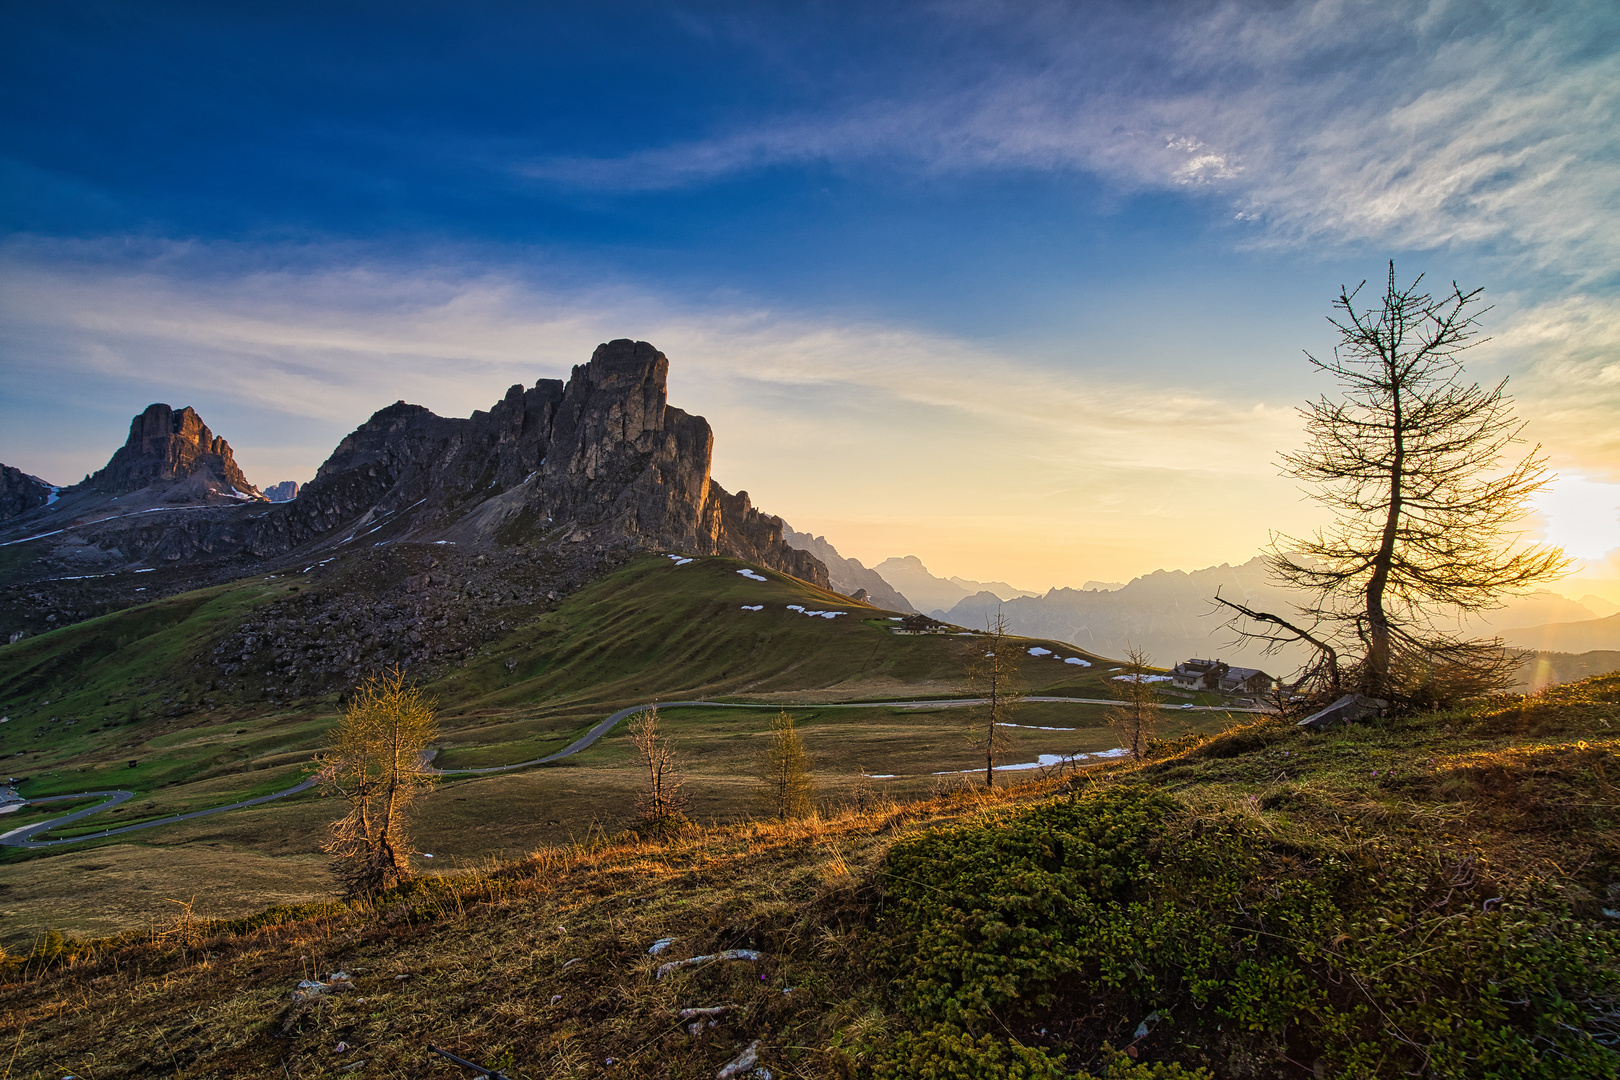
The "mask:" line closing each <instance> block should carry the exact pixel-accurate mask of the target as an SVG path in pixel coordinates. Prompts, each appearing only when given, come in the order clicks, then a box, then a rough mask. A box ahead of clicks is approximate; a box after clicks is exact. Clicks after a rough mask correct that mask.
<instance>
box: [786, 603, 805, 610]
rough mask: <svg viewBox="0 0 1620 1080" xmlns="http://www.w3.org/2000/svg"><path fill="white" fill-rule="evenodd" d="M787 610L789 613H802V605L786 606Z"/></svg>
mask: <svg viewBox="0 0 1620 1080" xmlns="http://www.w3.org/2000/svg"><path fill="white" fill-rule="evenodd" d="M787 609H788V610H789V611H798V612H803V611H804V605H803V604H789V605H788V606H787Z"/></svg>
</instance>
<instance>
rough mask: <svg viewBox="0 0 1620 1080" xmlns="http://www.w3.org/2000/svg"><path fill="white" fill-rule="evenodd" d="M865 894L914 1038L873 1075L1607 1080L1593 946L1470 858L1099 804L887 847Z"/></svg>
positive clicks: (1111, 792) (1612, 1000)
mask: <svg viewBox="0 0 1620 1080" xmlns="http://www.w3.org/2000/svg"><path fill="white" fill-rule="evenodd" d="M884 881H885V888H886V889H887V893H888V895H887V897H886V899H885V901H884V908H883V911H882V913H881V915H880V917H879V920H878V925H877V927H876V931H875V933H874V935H873V940H872V942H871V946H872V947H871V949H870V952H869V955H870V956H871V958H872V962H873V963H874V965H875V968H876V971H877V973H878V974H879V975H880V976H881V977H883V978H884V979H885V980H886V984H887V990H888V993H889V994H890V995H891V999H892V1003H893V1005H894V1007H895V1008H896V1009H897V1010H898V1011H899V1012H900V1013H901V1014H902V1015H903V1016H904V1017H906V1018H907V1019H908V1020H909V1021H910V1022H911V1023H912V1024H913V1025H914V1030H912V1031H910V1032H906V1033H902V1034H900V1035H898V1036H896V1037H895V1038H894V1039H893V1040H892V1041H891V1042H890V1043H889V1044H888V1045H887V1046H886V1047H885V1048H883V1049H882V1050H881V1051H880V1052H879V1053H878V1054H876V1055H875V1056H874V1059H873V1061H874V1066H873V1067H874V1072H875V1073H876V1075H878V1076H880V1077H919V1078H922V1077H926V1078H930V1080H934V1078H938V1080H945V1078H951V1080H979V1078H992V1077H993V1078H996V1080H1001V1078H1007V1080H1014V1078H1017V1080H1025V1078H1028V1080H1035V1078H1044V1077H1057V1076H1063V1075H1069V1073H1068V1072H1067V1071H1066V1070H1072V1069H1074V1068H1076V1067H1079V1068H1088V1069H1092V1070H1094V1071H1096V1070H1104V1069H1106V1070H1114V1071H1113V1072H1107V1073H1104V1075H1118V1076H1140V1077H1149V1076H1163V1077H1170V1076H1177V1075H1184V1074H1181V1073H1175V1072H1141V1071H1138V1072H1135V1073H1131V1072H1124V1073H1121V1072H1119V1071H1118V1070H1119V1069H1120V1068H1124V1067H1126V1066H1128V1067H1129V1068H1132V1069H1138V1070H1140V1069H1153V1068H1159V1067H1160V1066H1159V1065H1149V1064H1147V1062H1148V1061H1150V1060H1151V1061H1154V1062H1160V1063H1179V1064H1180V1065H1184V1066H1187V1067H1189V1068H1195V1069H1196V1068H1205V1067H1207V1068H1214V1069H1215V1070H1216V1071H1217V1073H1218V1074H1219V1075H1221V1076H1234V1077H1236V1076H1298V1075H1300V1074H1301V1071H1302V1070H1303V1071H1306V1072H1307V1073H1308V1072H1310V1071H1318V1074H1319V1075H1320V1074H1324V1073H1325V1075H1331V1076H1335V1077H1346V1078H1360V1077H1367V1078H1371V1077H1394V1076H1407V1075H1412V1076H1425V1077H1437V1078H1458V1080H1462V1078H1477V1077H1495V1078H1502V1080H1506V1078H1536V1080H1555V1078H1557V1080H1576V1078H1588V1077H1589V1078H1593V1080H1596V1078H1599V1077H1613V1076H1615V1075H1616V1072H1617V1070H1620V1054H1617V1053H1616V1052H1615V1051H1614V1049H1613V1048H1612V1047H1613V1046H1614V1044H1615V1036H1616V1034H1617V1032H1616V1030H1615V1028H1614V1019H1613V1018H1614V1017H1615V1016H1617V1015H1620V965H1617V960H1620V955H1617V950H1616V948H1615V944H1614V942H1613V939H1612V936H1611V933H1610V932H1609V931H1607V930H1604V929H1600V928H1598V927H1595V926H1593V925H1591V924H1589V923H1584V922H1581V921H1579V920H1576V919H1574V918H1572V917H1570V915H1569V914H1568V911H1567V909H1566V908H1564V907H1563V906H1562V905H1561V901H1560V899H1559V897H1558V896H1557V895H1556V894H1555V893H1553V892H1552V891H1551V890H1550V889H1546V888H1544V887H1538V886H1537V885H1536V884H1535V883H1522V884H1519V885H1510V884H1507V883H1503V882H1497V881H1493V880H1492V879H1491V878H1490V875H1489V874H1488V873H1487V872H1486V870H1485V869H1484V868H1483V867H1482V866H1481V865H1480V864H1479V863H1478V862H1477V861H1476V860H1471V859H1462V860H1457V859H1455V858H1453V859H1451V860H1450V861H1447V860H1446V859H1443V858H1441V857H1440V856H1438V855H1437V854H1435V853H1432V852H1425V851H1423V850H1420V849H1418V848H1416V847H1413V846H1411V845H1398V844H1396V843H1395V842H1393V841H1389V840H1382V839H1363V840H1361V841H1359V842H1357V843H1352V844H1348V845H1347V844H1345V843H1342V842H1340V843H1338V844H1337V845H1336V846H1333V847H1329V846H1328V845H1327V843H1326V842H1325V841H1324V844H1323V847H1322V848H1321V849H1320V850H1302V849H1300V848H1298V847H1291V846H1288V845H1284V844H1280V843H1278V842H1277V841H1276V840H1274V839H1273V838H1272V837H1271V836H1270V835H1269V834H1268V833H1267V832H1265V831H1264V830H1263V828H1262V827H1261V826H1260V825H1259V824H1257V823H1256V821H1255V820H1254V817H1253V816H1252V815H1245V814H1241V813H1232V814H1227V815H1221V814H1213V815H1202V816H1198V815H1193V814H1191V813H1190V812H1188V811H1186V810H1184V809H1182V808H1181V807H1180V806H1179V805H1178V804H1177V803H1175V802H1174V801H1173V800H1172V799H1171V798H1169V797H1168V796H1166V795H1164V794H1162V793H1160V792H1156V791H1151V790H1148V789H1146V788H1143V787H1137V786H1124V785H1120V786H1115V787H1112V788H1107V789H1103V790H1100V791H1096V792H1093V793H1090V794H1084V795H1076V796H1073V797H1068V798H1063V799H1059V800H1056V801H1052V802H1048V803H1044V804H1040V805H1038V806H1035V807H1032V808H1030V809H1027V810H1025V811H1023V812H1020V813H1019V814H1017V815H1015V816H1013V817H1011V818H1009V819H1005V820H1000V821H995V820H986V821H982V822H978V823H973V824H968V825H961V826H957V827H954V828H949V829H942V830H937V831H934V832H930V833H926V834H923V835H920V836H917V837H913V838H908V839H906V840H903V841H901V842H899V843H897V844H896V845H895V846H894V848H893V849H892V851H891V852H890V855H889V858H888V862H887V866H886V871H885V877H884ZM1605 1025H1608V1026H1607V1027H1605ZM1110 1045H1112V1046H1122V1045H1123V1046H1126V1047H1127V1048H1128V1049H1129V1050H1130V1051H1131V1052H1132V1054H1133V1056H1137V1057H1139V1058H1140V1059H1141V1062H1142V1063H1141V1064H1140V1065H1138V1064H1137V1063H1135V1062H1129V1061H1128V1060H1127V1059H1122V1058H1120V1057H1118V1056H1117V1054H1116V1053H1115V1051H1113V1050H1112V1049H1108V1047H1109V1046H1110ZM1121 1062H1125V1065H1121V1064H1120V1063H1121ZM1185 1075H1192V1074H1185Z"/></svg>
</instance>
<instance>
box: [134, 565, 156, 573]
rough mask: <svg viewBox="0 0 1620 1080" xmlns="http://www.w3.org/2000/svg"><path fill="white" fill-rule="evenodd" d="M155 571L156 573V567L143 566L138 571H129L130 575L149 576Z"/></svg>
mask: <svg viewBox="0 0 1620 1080" xmlns="http://www.w3.org/2000/svg"><path fill="white" fill-rule="evenodd" d="M156 571H157V567H155V566H143V567H141V569H139V570H131V571H130V573H132V574H151V573H155V572H156Z"/></svg>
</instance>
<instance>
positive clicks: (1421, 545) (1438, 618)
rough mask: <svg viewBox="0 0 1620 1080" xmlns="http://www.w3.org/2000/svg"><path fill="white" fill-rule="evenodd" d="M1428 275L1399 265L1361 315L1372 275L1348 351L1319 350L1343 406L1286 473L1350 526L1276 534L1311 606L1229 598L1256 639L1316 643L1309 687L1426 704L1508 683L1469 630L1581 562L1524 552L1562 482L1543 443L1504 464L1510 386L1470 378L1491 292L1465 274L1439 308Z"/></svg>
mask: <svg viewBox="0 0 1620 1080" xmlns="http://www.w3.org/2000/svg"><path fill="white" fill-rule="evenodd" d="M1422 280H1423V279H1422V277H1421V276H1419V277H1418V279H1417V280H1416V281H1413V282H1412V284H1410V285H1408V286H1405V287H1402V286H1400V285H1398V284H1397V282H1396V278H1395V264H1394V263H1393V262H1392V263H1390V264H1389V277H1388V282H1387V285H1386V286H1385V291H1384V295H1383V296H1382V298H1381V299H1380V301H1379V303H1378V306H1377V307H1376V308H1367V309H1362V308H1358V307H1357V306H1356V296H1357V294H1359V293H1360V291H1361V289H1362V287H1363V286H1365V284H1366V282H1362V284H1361V285H1358V286H1357V287H1356V288H1355V289H1340V290H1339V297H1338V299H1337V300H1335V301H1334V305H1333V306H1334V307H1335V308H1336V309H1337V310H1338V312H1339V315H1338V316H1336V317H1335V316H1329V319H1328V321H1329V322H1330V323H1332V324H1333V327H1334V329H1335V330H1336V331H1337V332H1338V337H1339V342H1338V344H1337V345H1336V346H1335V347H1334V350H1333V359H1332V360H1331V361H1323V360H1318V359H1317V358H1316V357H1314V356H1311V355H1310V354H1309V353H1307V354H1306V356H1307V358H1308V359H1309V360H1310V362H1311V363H1312V364H1313V365H1315V367H1317V368H1318V369H1319V370H1321V371H1324V372H1326V373H1328V374H1329V375H1332V376H1333V377H1334V378H1335V379H1337V380H1338V382H1339V384H1340V387H1341V389H1342V398H1341V399H1340V400H1331V399H1329V398H1326V397H1323V398H1320V399H1318V400H1317V401H1314V402H1312V403H1310V404H1309V405H1308V406H1307V407H1306V408H1305V409H1303V410H1301V412H1302V413H1303V415H1304V417H1305V426H1306V430H1307V432H1308V433H1309V435H1310V441H1309V442H1308V443H1307V444H1306V446H1305V447H1304V449H1302V450H1300V451H1298V452H1296V453H1291V454H1284V455H1283V463H1284V466H1285V470H1284V471H1285V473H1286V474H1287V475H1289V476H1292V477H1295V478H1296V479H1299V480H1303V481H1305V482H1306V483H1307V484H1308V485H1310V486H1309V488H1308V489H1307V494H1309V496H1310V497H1311V498H1312V499H1314V500H1315V501H1316V502H1319V503H1321V504H1322V505H1324V506H1326V507H1328V508H1329V509H1330V510H1332V511H1333V514H1334V521H1333V523H1332V524H1331V525H1329V526H1328V527H1326V528H1325V529H1323V530H1321V531H1319V532H1317V533H1316V534H1315V535H1314V536H1311V537H1308V538H1303V539H1297V538H1293V537H1288V536H1282V535H1274V536H1273V538H1272V543H1271V545H1270V548H1269V552H1268V560H1267V561H1268V562H1269V564H1270V567H1271V569H1272V571H1273V573H1274V574H1275V575H1276V576H1277V577H1278V578H1280V579H1281V580H1282V581H1283V582H1285V583H1287V584H1289V585H1292V586H1295V587H1297V588H1299V589H1302V590H1304V591H1305V593H1306V594H1307V596H1308V597H1309V600H1308V602H1307V603H1305V604H1302V605H1299V606H1298V608H1297V615H1296V616H1294V617H1289V618H1285V617H1283V616H1279V615H1277V614H1274V613H1268V612H1256V611H1253V610H1251V609H1249V608H1247V607H1245V606H1243V605H1241V604H1237V603H1234V602H1232V601H1227V600H1222V599H1220V598H1219V597H1217V600H1218V601H1219V602H1220V603H1221V604H1223V605H1225V606H1226V607H1227V608H1229V609H1231V610H1232V611H1234V613H1235V614H1234V623H1233V625H1234V626H1235V627H1236V628H1237V629H1238V630H1239V632H1240V633H1242V634H1243V636H1245V637H1247V638H1250V639H1258V640H1259V641H1261V642H1262V643H1263V644H1265V645H1266V646H1267V647H1268V648H1270V649H1272V650H1275V649H1276V648H1278V647H1280V646H1281V645H1283V644H1285V643H1287V642H1289V641H1300V642H1304V643H1306V644H1307V645H1309V646H1310V647H1311V648H1312V649H1313V651H1314V660H1313V661H1312V662H1311V664H1310V665H1308V667H1307V670H1306V672H1305V673H1304V676H1302V679H1301V680H1300V682H1297V683H1296V686H1298V685H1301V684H1304V685H1307V686H1312V687H1313V688H1314V689H1318V690H1329V691H1332V692H1335V693H1336V692H1338V691H1339V690H1340V689H1341V688H1342V687H1343V686H1344V685H1346V684H1348V685H1349V686H1350V687H1353V688H1354V689H1356V690H1358V691H1360V692H1362V693H1366V694H1369V695H1371V696H1374V697H1382V698H1388V699H1391V700H1403V701H1406V702H1407V703H1413V702H1416V701H1420V700H1426V699H1435V700H1437V699H1439V698H1444V697H1456V696H1466V695H1467V694H1469V693H1472V692H1477V691H1479V690H1483V689H1490V688H1492V687H1494V686H1497V685H1500V684H1501V683H1502V681H1503V680H1504V678H1505V677H1507V676H1508V675H1509V673H1510V672H1511V670H1512V668H1513V667H1514V666H1515V658H1514V657H1513V656H1511V655H1510V654H1509V653H1508V652H1507V651H1506V650H1504V649H1502V647H1501V642H1499V641H1495V640H1468V639H1466V638H1465V637H1463V636H1462V635H1461V633H1460V631H1459V630H1458V629H1457V627H1459V626H1460V625H1461V620H1462V619H1464V618H1465V617H1466V616H1468V615H1469V614H1472V613H1475V612H1479V611H1484V610H1488V609H1490V608H1493V607H1496V606H1498V605H1499V604H1500V598H1501V597H1502V596H1503V595H1504V594H1505V593H1509V592H1512V591H1513V590H1516V589H1520V588H1523V587H1526V586H1529V585H1532V584H1534V583H1536V582H1539V581H1544V580H1547V579H1549V578H1552V577H1556V576H1557V575H1558V574H1560V573H1561V572H1562V571H1563V570H1564V568H1565V567H1566V566H1567V563H1568V560H1566V559H1565V557H1564V554H1563V552H1562V551H1560V550H1558V549H1557V548H1552V547H1547V546H1543V545H1534V546H1520V545H1519V544H1518V543H1517V539H1518V533H1517V532H1516V531H1515V527H1516V526H1517V524H1518V523H1519V522H1520V521H1522V520H1523V518H1524V516H1525V514H1526V512H1527V510H1528V503H1529V500H1530V497H1531V496H1532V495H1534V494H1535V493H1536V492H1537V491H1539V490H1541V489H1542V488H1543V487H1544V486H1545V485H1546V484H1547V483H1548V482H1549V480H1550V479H1551V478H1550V476H1549V475H1548V473H1547V471H1546V459H1545V458H1543V457H1542V456H1541V454H1540V448H1539V447H1537V448H1535V449H1532V450H1531V451H1530V452H1529V453H1528V454H1526V455H1525V456H1524V457H1523V458H1520V459H1519V460H1517V461H1516V462H1509V463H1507V464H1504V463H1503V462H1504V456H1505V454H1506V451H1507V449H1508V447H1509V446H1510V445H1512V444H1514V443H1517V442H1520V441H1522V440H1521V439H1520V438H1519V436H1520V434H1521V433H1522V431H1523V428H1524V425H1523V424H1522V423H1521V422H1520V421H1519V420H1517V419H1516V418H1515V417H1514V415H1513V403H1512V401H1511V399H1509V398H1508V397H1506V395H1505V390H1506V386H1507V380H1506V379H1504V380H1502V382H1500V383H1498V384H1497V385H1496V386H1494V387H1491V388H1488V389H1487V388H1484V387H1481V386H1480V385H1479V384H1478V383H1464V382H1463V381H1462V361H1461V360H1460V359H1459V354H1460V353H1462V352H1463V351H1464V350H1466V349H1469V348H1472V347H1473V346H1474V345H1477V344H1479V341H1478V340H1475V339H1476V335H1477V334H1478V317H1479V315H1481V314H1483V313H1484V312H1483V311H1477V312H1476V311H1475V310H1474V307H1475V305H1476V304H1477V303H1478V302H1479V295H1480V290H1478V289H1475V290H1473V291H1472V292H1467V293H1465V292H1463V291H1462V290H1461V289H1460V288H1459V287H1458V286H1457V284H1456V283H1455V282H1453V283H1452V285H1451V288H1450V290H1449V291H1448V292H1445V293H1443V294H1442V295H1441V296H1440V297H1439V298H1438V299H1436V298H1434V297H1431V296H1430V295H1429V294H1427V293H1424V292H1420V291H1419V287H1420V285H1421V283H1422ZM1245 620H1247V621H1245ZM1256 621H1258V623H1259V624H1260V626H1259V628H1258V629H1256V628H1252V626H1251V624H1252V623H1254V622H1256ZM1448 622H1449V623H1450V625H1449V626H1448V625H1447V623H1448Z"/></svg>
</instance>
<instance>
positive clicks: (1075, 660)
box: [1063, 656, 1091, 667]
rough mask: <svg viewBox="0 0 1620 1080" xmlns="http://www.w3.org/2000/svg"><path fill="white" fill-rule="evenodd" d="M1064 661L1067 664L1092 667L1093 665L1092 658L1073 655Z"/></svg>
mask: <svg viewBox="0 0 1620 1080" xmlns="http://www.w3.org/2000/svg"><path fill="white" fill-rule="evenodd" d="M1063 662H1064V663H1065V664H1075V665H1077V666H1079V667H1090V666H1091V661H1090V660H1082V659H1080V658H1079V657H1078V656H1071V657H1069V658H1068V659H1067V660H1065V661H1063Z"/></svg>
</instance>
